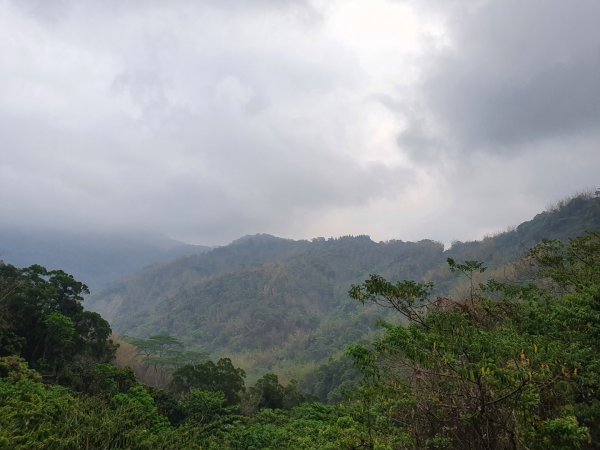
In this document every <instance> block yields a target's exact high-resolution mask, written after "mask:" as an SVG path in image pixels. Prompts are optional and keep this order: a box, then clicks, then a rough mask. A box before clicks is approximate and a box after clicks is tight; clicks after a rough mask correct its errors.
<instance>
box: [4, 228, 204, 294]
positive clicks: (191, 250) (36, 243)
mask: <svg viewBox="0 0 600 450" xmlns="http://www.w3.org/2000/svg"><path fill="white" fill-rule="evenodd" d="M208 250H210V247H205V246H201V245H188V244H184V243H182V242H178V241H175V240H173V239H169V238H165V237H162V236H154V235H143V234H133V233H100V232H81V233H69V232H65V231H51V230H44V229H36V228H31V229H16V228H14V227H12V228H9V227H0V260H3V261H4V262H6V263H10V264H13V265H15V266H18V267H26V266H30V265H32V264H40V265H43V266H45V267H47V268H48V269H62V270H64V271H65V272H67V273H70V274H72V275H73V276H74V277H75V278H76V279H77V280H79V281H82V282H84V283H85V284H87V285H88V286H89V287H90V288H91V290H92V292H94V291H96V290H97V289H100V288H104V287H106V286H107V285H108V284H111V283H114V282H116V281H118V280H120V279H122V278H124V277H126V276H129V275H132V274H134V273H136V272H139V271H141V270H143V269H146V268H147V267H148V266H150V265H153V264H157V263H164V262H166V261H169V260H172V259H175V258H178V257H181V256H185V255H193V254H198V253H203V252H206V251H208Z"/></svg>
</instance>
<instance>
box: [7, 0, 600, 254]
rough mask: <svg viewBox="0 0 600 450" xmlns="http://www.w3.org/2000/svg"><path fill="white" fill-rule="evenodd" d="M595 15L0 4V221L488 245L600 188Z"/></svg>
mask: <svg viewBox="0 0 600 450" xmlns="http://www.w3.org/2000/svg"><path fill="white" fill-rule="evenodd" d="M599 17H600V2H598V1H596V0H573V1H568V2H565V1H564V0H528V1H526V2H523V1H517V0H503V1H486V0H471V1H466V0H439V1H437V0H415V1H410V0H406V1H402V0H340V1H335V0H329V1H325V0H314V1H312V0H298V1H295V0H254V1H253V0H205V1H191V0H190V1H186V0H170V1H162V0H145V1H142V0H103V1H93V0H77V1H75V0H14V1H11V0H0V224H2V225H10V226H26V225H27V226H31V225H35V226H39V227H46V228H52V229H60V230H67V231H68V230H72V231H81V230H94V231H102V230H110V231H115V230H124V231H133V232H140V233H141V232H150V233H158V234H163V235H167V236H170V237H172V238H176V239H180V240H183V241H186V242H189V243H197V244H206V245H222V244H225V243H228V242H230V241H231V240H233V239H236V238H238V237H240V236H242V235H246V234H254V233H270V234H274V235H277V236H282V237H289V238H294V239H301V238H312V237H318V236H324V237H329V236H341V235H349V234H352V235H356V234H368V235H370V236H371V237H372V238H373V239H374V240H388V239H402V240H420V239H425V238H427V239H434V240H437V241H441V242H446V243H449V242H452V241H454V240H472V239H479V238H481V237H483V236H485V235H487V234H491V233H495V232H499V231H502V230H504V229H506V228H507V227H510V226H513V225H517V224H519V223H520V222H522V221H524V220H528V219H530V218H532V217H533V216H534V215H535V214H536V213H538V212H541V211H542V210H544V209H545V208H547V207H548V206H549V205H551V204H552V203H554V202H556V201H557V200H560V199H561V198H564V197H566V196H569V195H571V194H573V193H575V192H578V191H583V190H587V189H594V188H596V187H597V186H598V185H600V174H599V172H600V171H599V169H600V27H598V26H597V21H598V18H599Z"/></svg>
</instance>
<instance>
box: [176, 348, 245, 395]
mask: <svg viewBox="0 0 600 450" xmlns="http://www.w3.org/2000/svg"><path fill="white" fill-rule="evenodd" d="M245 377H246V374H245V372H244V371H243V370H242V369H240V368H236V367H234V366H233V364H232V363H231V360H230V359H229V358H221V359H219V361H217V363H216V364H215V363H214V362H212V361H207V362H205V363H202V364H194V365H186V366H183V367H181V368H180V369H177V370H176V371H175V372H174V373H173V380H172V381H171V385H170V389H171V390H172V391H174V392H176V393H178V394H180V395H183V394H185V393H187V392H189V391H191V390H192V389H200V390H204V391H210V392H222V393H223V394H224V395H225V399H226V404H227V405H228V406H231V405H236V404H239V402H240V394H241V393H242V392H243V391H244V378H245Z"/></svg>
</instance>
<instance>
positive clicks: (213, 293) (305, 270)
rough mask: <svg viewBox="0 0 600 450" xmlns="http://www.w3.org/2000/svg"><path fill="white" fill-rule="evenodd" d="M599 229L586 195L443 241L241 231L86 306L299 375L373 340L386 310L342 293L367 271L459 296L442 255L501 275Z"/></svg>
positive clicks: (121, 322)
mask: <svg viewBox="0 0 600 450" xmlns="http://www.w3.org/2000/svg"><path fill="white" fill-rule="evenodd" d="M598 229H600V198H594V197H590V196H589V195H588V196H586V195H583V196H578V197H575V198H573V199H570V200H568V201H565V202H562V203H561V204H559V205H557V206H556V207H555V208H552V209H550V210H549V211H546V212H544V213H541V214H539V215H537V216H536V217H535V218H534V219H533V220H531V221H528V222H525V223H523V224H521V225H519V226H518V227H516V228H515V229H513V230H510V231H507V232H505V233H501V234H498V235H495V236H491V237H489V238H486V239H483V240H482V241H474V242H466V243H461V242H456V243H454V244H453V245H452V247H451V248H449V249H447V250H444V248H443V245H442V244H440V243H436V242H433V241H427V240H425V241H420V242H402V241H389V242H379V243H377V242H373V241H372V240H371V239H369V238H368V237H367V236H356V237H350V236H348V237H342V238H338V239H324V238H317V239H313V240H312V241H293V240H289V239H280V238H275V237H273V236H268V235H257V236H248V237H246V238H243V239H240V240H238V241H235V242H233V243H232V244H230V245H228V246H225V247H221V248H216V249H214V250H212V251H210V252H208V253H206V254H202V255H196V256H192V257H188V258H183V259H179V260H176V261H174V262H172V263H169V264H166V265H161V266H157V267H154V268H152V269H150V270H148V271H146V272H143V273H141V274H139V275H137V276H136V277H134V278H132V279H130V280H127V281H124V282H122V283H120V284H118V285H115V286H113V287H112V288H111V289H108V290H105V291H103V292H101V293H99V294H97V295H95V296H92V298H91V299H89V300H86V304H87V303H88V302H89V307H90V308H91V309H93V310H95V311H98V312H99V313H101V314H102V315H103V317H105V318H107V320H109V321H110V322H111V325H112V326H113V328H114V329H115V331H116V332H118V333H119V334H121V335H131V336H139V337H148V336H152V335H156V334H168V335H173V336H176V337H177V338H179V339H181V340H182V341H183V343H184V344H185V345H186V347H188V348H193V349H196V350H202V351H206V352H208V353H209V354H210V355H212V356H213V357H214V358H220V357H230V358H231V359H232V360H233V361H234V362H235V363H236V364H237V365H240V366H241V367H243V368H244V369H245V370H246V371H247V373H248V375H249V377H251V378H253V379H254V378H256V377H258V376H260V375H261V374H262V373H264V372H268V371H274V372H277V373H279V374H281V375H282V376H284V377H285V378H299V379H300V378H304V377H306V376H310V374H311V373H312V372H313V371H315V370H319V367H320V366H321V365H326V364H330V358H332V357H333V358H334V360H335V361H334V362H332V363H333V364H334V365H335V364H338V361H340V358H341V357H342V355H343V353H344V350H345V348H346V347H347V346H348V345H349V344H351V343H354V342H357V341H361V340H362V341H369V340H371V339H372V338H373V330H374V324H375V322H376V321H377V320H378V319H380V318H382V316H384V313H385V312H386V311H384V310H381V309H377V308H373V307H360V306H359V305H358V304H356V303H355V302H352V301H350V300H349V299H348V295H347V291H348V286H350V285H351V284H355V283H359V282H360V281H362V280H364V279H366V278H367V277H368V276H369V274H371V273H378V274H380V275H381V276H383V277H385V278H386V279H394V280H402V279H409V280H417V281H423V282H429V281H431V282H433V283H434V291H433V294H434V295H449V294H460V291H459V290H458V289H457V288H458V287H460V286H461V285H462V284H463V283H462V281H461V280H460V279H457V277H455V276H454V275H453V274H452V272H451V271H450V270H449V269H448V266H447V264H446V259H447V258H449V257H450V258H453V259H455V260H456V261H464V260H468V259H474V260H478V261H485V263H486V264H487V266H488V267H489V269H488V271H487V272H486V275H488V274H489V275H490V276H496V277H502V276H504V272H505V269H506V265H507V264H508V263H511V262H513V261H514V260H516V259H518V258H519V257H521V256H522V255H524V254H525V253H526V252H527V250H529V249H530V248H531V247H533V246H534V245H536V244H538V243H539V242H541V240H542V238H548V239H561V240H565V239H568V238H573V237H575V236H578V235H581V234H582V233H584V232H585V231H586V230H598ZM383 318H384V319H386V320H388V321H393V320H395V317H394V316H387V317H383ZM340 363H341V364H344V363H343V361H341V362H340ZM323 370H325V369H323ZM306 388H307V389H311V390H312V385H311V386H306ZM312 392H313V393H315V394H316V393H317V391H312ZM321 398H323V399H324V397H323V396H321Z"/></svg>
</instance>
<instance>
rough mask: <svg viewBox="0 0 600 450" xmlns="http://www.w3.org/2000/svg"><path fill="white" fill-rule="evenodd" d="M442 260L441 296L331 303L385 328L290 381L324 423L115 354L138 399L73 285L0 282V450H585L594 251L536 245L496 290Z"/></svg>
mask: <svg viewBox="0 0 600 450" xmlns="http://www.w3.org/2000/svg"><path fill="white" fill-rule="evenodd" d="M589 200H593V199H587V200H586V202H587V205H588V206H586V208H584V210H585V211H589V209H588V208H589V205H590V204H592V205H596V203H590V202H589ZM571 204H572V202H571ZM548 214H549V217H556V215H553V214H556V212H554V213H548ZM564 223H572V222H570V221H563V225H564ZM515 231H518V230H515ZM292 242H293V241H292ZM365 242H367V240H365ZM369 245H370V244H369ZM444 256H446V257H447V261H446V265H447V267H448V269H447V271H448V274H449V276H451V277H454V278H455V279H457V280H459V279H462V280H464V283H463V284H462V288H461V289H457V290H455V291H454V293H453V294H450V293H447V294H446V293H444V294H443V295H442V294H441V293H440V290H439V288H437V290H436V287H435V286H434V285H433V283H431V282H429V281H428V280H425V281H419V282H417V281H410V280H408V281H407V280H404V281H388V279H387V277H384V276H381V275H369V276H367V277H365V278H366V279H365V280H364V281H362V282H359V283H355V284H349V285H348V286H347V289H348V288H349V289H350V290H349V292H348V293H347V295H348V294H349V297H350V298H351V299H352V301H353V303H354V306H355V308H356V309H357V310H360V309H361V308H369V311H378V310H385V311H387V312H388V313H387V314H384V315H382V316H383V317H387V318H390V319H391V320H387V321H381V322H380V325H381V330H382V331H381V333H380V334H379V335H378V337H374V338H373V339H371V341H368V342H366V341H365V340H364V339H362V338H363V337H364V335H359V336H358V339H354V341H355V342H354V343H353V344H352V345H350V346H349V347H348V348H347V349H346V350H345V354H346V355H347V356H348V357H349V359H344V358H341V357H340V355H338V354H337V353H333V354H332V355H331V356H332V358H331V360H330V361H329V362H328V363H327V364H324V365H321V366H320V367H318V368H317V369H316V370H314V371H312V372H311V373H309V374H308V375H307V376H306V377H305V379H304V380H303V381H304V384H303V385H302V386H306V385H307V384H308V385H312V387H313V388H312V389H311V391H312V392H315V393H318V395H319V397H320V398H321V399H326V400H329V401H330V402H331V403H334V402H335V403H334V404H329V405H326V404H322V403H319V402H317V401H316V399H315V398H314V397H312V396H311V395H307V394H305V393H303V392H302V387H301V385H299V384H298V383H296V382H294V381H290V382H288V383H282V382H281V381H280V377H278V376H277V375H276V374H275V373H271V372H267V373H264V372H263V373H262V374H261V375H260V376H257V377H256V378H255V380H254V381H253V382H252V383H247V381H248V380H247V378H246V373H245V371H244V370H243V369H241V368H240V367H237V366H236V364H235V363H234V362H233V361H232V360H231V359H229V358H227V357H220V358H219V359H218V360H211V359H209V357H208V355H207V354H206V353H202V352H198V351H193V350H188V349H186V348H185V345H184V343H183V342H182V341H180V340H179V339H177V338H174V337H172V336H168V335H164V334H156V335H152V336H149V337H147V338H143V339H142V338H137V339H133V338H132V339H130V342H132V343H133V344H135V345H136V346H137V347H136V348H137V349H138V350H137V351H138V353H139V355H140V356H139V357H140V358H142V359H143V361H144V362H145V363H146V364H147V365H148V367H149V368H150V370H151V371H154V373H155V376H157V377H158V376H160V377H161V382H162V383H154V384H161V385H162V388H160V389H158V388H156V387H150V386H147V385H144V384H142V383H141V382H140V381H139V380H138V379H137V378H136V376H135V374H134V372H133V371H132V370H131V369H129V368H120V367H117V366H116V365H114V364H112V361H113V358H114V355H115V350H116V348H115V347H116V345H115V343H114V342H113V340H112V339H111V337H110V336H111V334H110V333H111V330H110V327H109V325H108V323H107V322H106V321H105V320H104V319H103V318H102V317H101V316H100V315H98V314H97V313H93V312H88V311H85V310H84V309H83V307H82V299H83V295H84V294H85V293H86V292H87V287H86V286H85V285H84V284H82V283H80V282H78V281H76V280H75V279H74V278H73V277H72V276H70V275H68V274H66V273H65V272H63V271H60V270H54V271H49V270H46V269H44V268H43V267H41V266H31V267H28V268H23V269H19V268H16V267H14V266H11V265H8V264H0V449H22V450H25V449H30V448H36V449H198V448H202V449H240V450H241V449H248V450H251V449H256V450H258V449H273V450H275V449H285V448H289V449H315V448H323V449H332V450H333V449H348V450H350V449H379V450H383V449H388V450H389V449H415V450H416V449H444V448H447V449H452V448H454V449H473V450H475V449H517V450H521V449H522V450H525V449H548V448H557V449H586V448H590V449H595V448H598V449H600V233H598V232H588V233H586V234H584V235H582V236H581V237H578V238H575V239H572V240H568V241H559V240H549V241H544V242H542V243H540V244H538V245H536V246H535V247H533V248H532V249H531V250H530V251H528V252H527V253H526V255H525V256H524V257H523V258H522V259H521V260H520V261H518V263H517V264H516V265H515V266H514V267H513V269H512V270H511V271H510V275H511V279H510V280H507V279H503V280H501V281H499V280H498V279H495V278H494V277H489V276H488V274H489V272H490V269H488V268H487V267H486V266H485V265H484V264H483V263H482V262H479V261H477V260H475V259H473V258H468V259H466V260H464V259H462V258H461V259H459V258H455V257H454V256H452V255H451V254H449V253H446V254H444ZM288 305H289V307H291V303H290V304H288ZM369 305H370V306H369ZM350 310H351V309H350ZM339 313H340V317H339V320H340V321H343V320H344V317H343V316H341V314H344V311H343V310H340V311H339ZM352 324H353V322H352V320H351V319H350V320H349V321H348V322H347V327H348V328H347V329H348V330H351V327H352V326H353V325H352ZM128 345H129V344H128ZM350 361H351V363H350ZM163 375H166V376H164V377H163Z"/></svg>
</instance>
